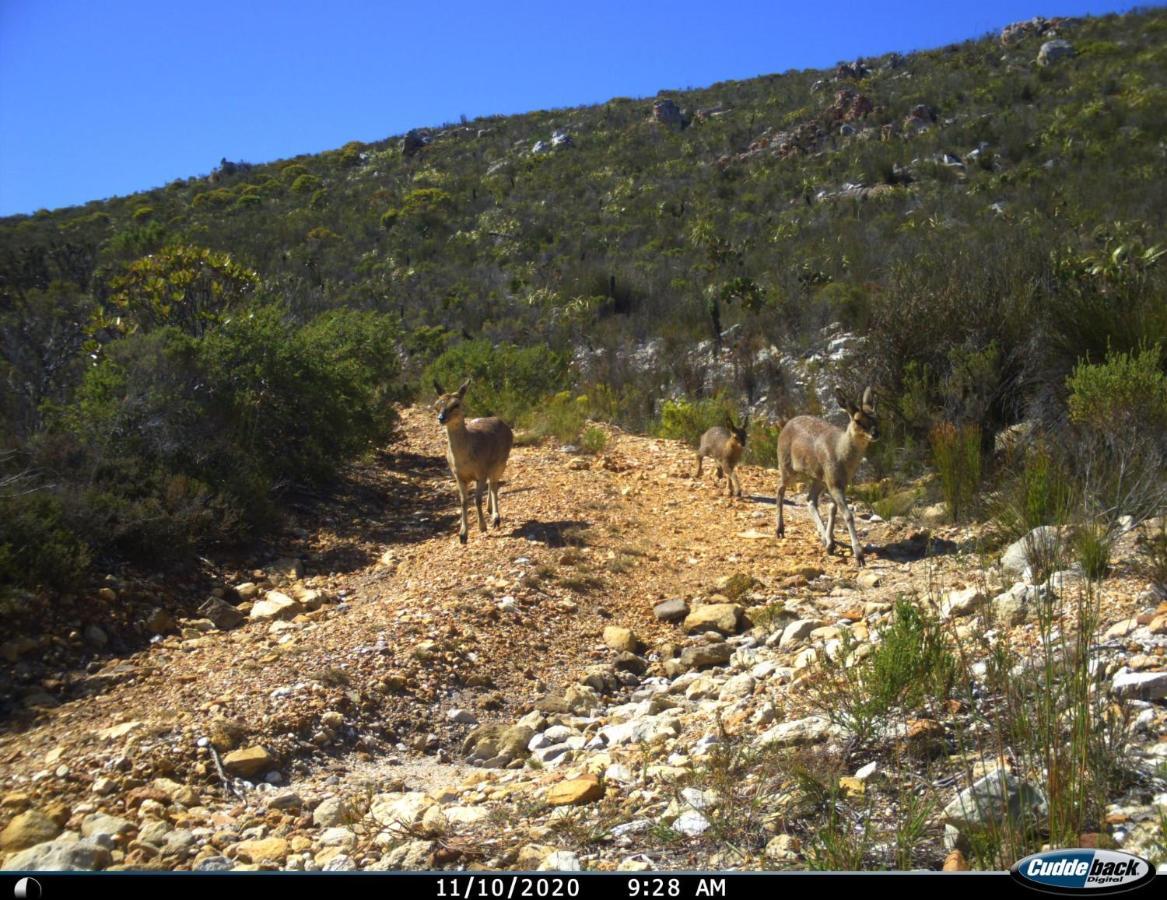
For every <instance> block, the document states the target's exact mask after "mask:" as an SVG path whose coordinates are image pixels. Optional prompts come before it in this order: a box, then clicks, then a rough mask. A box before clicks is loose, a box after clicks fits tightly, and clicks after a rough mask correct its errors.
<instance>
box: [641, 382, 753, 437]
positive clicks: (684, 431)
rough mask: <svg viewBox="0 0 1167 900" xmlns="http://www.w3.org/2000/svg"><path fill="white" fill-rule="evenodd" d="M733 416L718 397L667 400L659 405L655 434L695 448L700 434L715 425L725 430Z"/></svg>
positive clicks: (724, 401) (726, 402) (729, 406)
mask: <svg viewBox="0 0 1167 900" xmlns="http://www.w3.org/2000/svg"><path fill="white" fill-rule="evenodd" d="M732 413H733V406H732V405H731V404H730V402H729V400H728V399H726V398H725V397H724V396H721V395H719V396H717V397H709V398H707V399H704V400H666V401H665V402H664V403H663V404H661V410H660V422H659V423H658V425H657V427H656V433H657V434H658V435H659V436H660V437H663V438H671V439H672V440H678V441H684V442H685V443H687V444H691V445H693V446H694V447H696V446H697V444H698V442H699V441H700V440H701V435H703V434H704V433H705V432H706V431H707V430H708V429H710V428H712V427H714V426H715V425H721V426H722V427H724V426H725V423H726V419H727V418H729V416H730V415H731V414H732ZM746 444H747V446H748V445H749V440H748V438H747V441H746Z"/></svg>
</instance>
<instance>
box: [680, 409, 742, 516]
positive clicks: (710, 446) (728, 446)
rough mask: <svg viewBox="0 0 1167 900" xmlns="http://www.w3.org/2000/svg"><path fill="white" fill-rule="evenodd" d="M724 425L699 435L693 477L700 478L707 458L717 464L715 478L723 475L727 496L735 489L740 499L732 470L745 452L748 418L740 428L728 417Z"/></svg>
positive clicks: (740, 490)
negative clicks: (699, 443)
mask: <svg viewBox="0 0 1167 900" xmlns="http://www.w3.org/2000/svg"><path fill="white" fill-rule="evenodd" d="M725 423H726V425H727V426H728V427H726V428H722V427H721V426H720V425H717V426H714V427H713V428H710V429H709V430H708V431H706V432H705V433H704V434H703V435H701V445H700V446H699V447H698V448H697V474H696V475H694V476H693V477H694V478H700V477H701V465H702V463H704V462H705V457H707V456H708V457H709V458H710V459H712V460H713V461H714V462H715V463H717V477H718V478H719V479H720V478H721V476H722V474H723V473H724V474H725V476H726V481H727V483H728V487H729V492H728V496H730V497H732V496H734V491H735V488H736V491H737V496H739V497H740V496H741V495H742V483H741V480H740V479H739V478H738V477H737V475H736V474H735V473H734V469H736V468H737V464H738V463H739V462H740V461H741V458H742V454H743V453H744V452H745V450H746V432H747V431H749V428H750V417H749V416H746V418H745V421H744V422H742V424H741V427H740V428H739V427H738V426H736V425H734V424H733V419H732V418H730V417H728V416H727V417H726V420H725Z"/></svg>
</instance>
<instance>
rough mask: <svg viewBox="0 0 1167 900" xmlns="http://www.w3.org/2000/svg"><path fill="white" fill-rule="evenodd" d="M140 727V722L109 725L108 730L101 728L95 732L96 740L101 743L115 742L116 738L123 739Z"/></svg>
mask: <svg viewBox="0 0 1167 900" xmlns="http://www.w3.org/2000/svg"><path fill="white" fill-rule="evenodd" d="M141 727H142V723H141V722H137V721H134V722H119V723H118V724H117V725H111V726H110V727H109V728H102V729H101V730H99V731H98V732H97V736H98V738H100V739H101V740H103V741H116V740H117V739H118V738H122V737H125V736H126V735H127V734H129V733H130V732H131V731H135V730H136V729H138V728H141Z"/></svg>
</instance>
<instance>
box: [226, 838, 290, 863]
mask: <svg viewBox="0 0 1167 900" xmlns="http://www.w3.org/2000/svg"><path fill="white" fill-rule="evenodd" d="M233 850H234V852H235V858H236V859H238V860H242V861H243V862H250V863H261V862H277V863H282V862H283V861H284V860H285V859H287V857H288V842H287V841H286V840H284V838H280V837H271V838H262V839H257V840H251V841H240V842H239V843H238V844H235V845H234V847H233Z"/></svg>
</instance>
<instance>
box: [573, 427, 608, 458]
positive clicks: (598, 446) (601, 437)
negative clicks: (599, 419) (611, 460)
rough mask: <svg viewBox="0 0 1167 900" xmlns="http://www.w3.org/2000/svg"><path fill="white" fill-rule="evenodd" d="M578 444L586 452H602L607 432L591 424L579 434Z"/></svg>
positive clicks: (606, 441)
mask: <svg viewBox="0 0 1167 900" xmlns="http://www.w3.org/2000/svg"><path fill="white" fill-rule="evenodd" d="M579 445H580V446H581V447H582V448H583V449H584V450H585V451H586V452H588V453H603V452H604V448H605V447H607V446H608V432H606V431H604V429H603V428H600V427H599V426H597V425H592V426H591V427H590V428H587V429H585V430H584V433H583V434H582V435H580V439H579Z"/></svg>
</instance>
